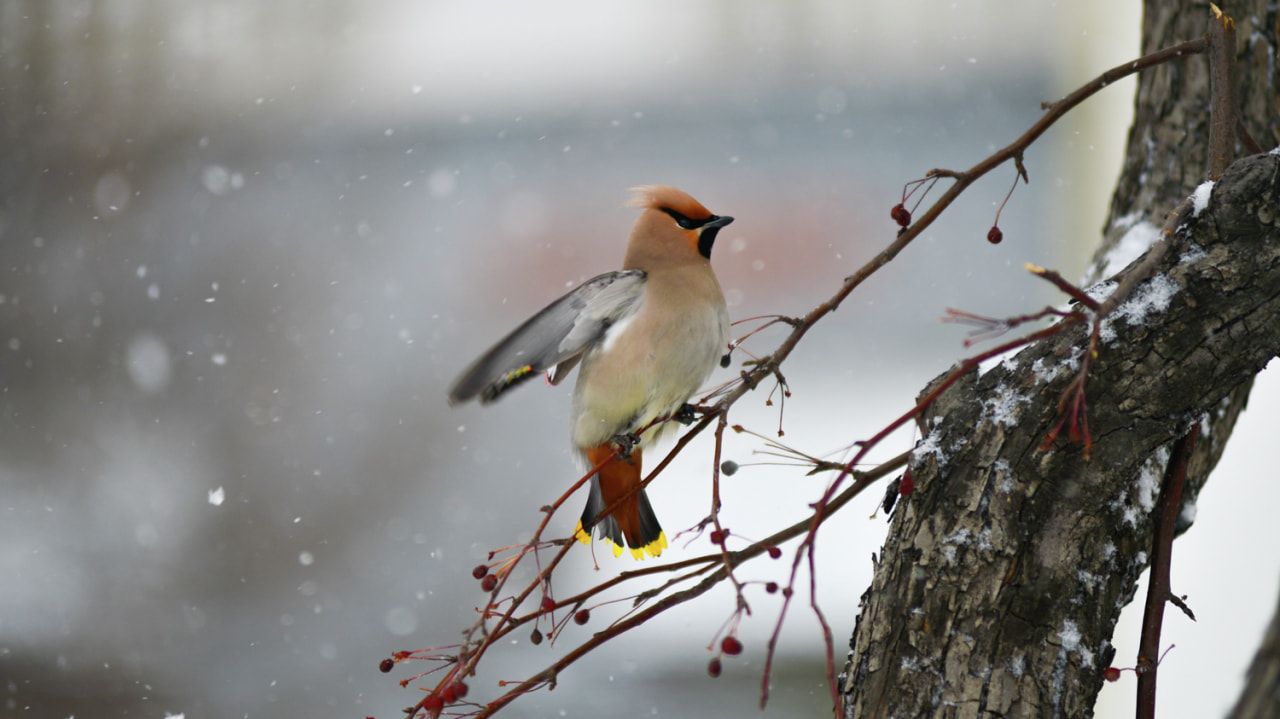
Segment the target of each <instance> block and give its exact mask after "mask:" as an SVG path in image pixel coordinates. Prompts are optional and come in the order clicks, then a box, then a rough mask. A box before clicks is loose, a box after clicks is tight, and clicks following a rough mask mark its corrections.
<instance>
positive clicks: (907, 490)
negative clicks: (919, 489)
mask: <svg viewBox="0 0 1280 719" xmlns="http://www.w3.org/2000/svg"><path fill="white" fill-rule="evenodd" d="M914 491H916V481H915V480H914V479H912V478H911V472H907V473H906V474H904V475H902V482H901V483H899V484H898V494H900V495H902V496H904V497H910V496H911V493H912V492H914Z"/></svg>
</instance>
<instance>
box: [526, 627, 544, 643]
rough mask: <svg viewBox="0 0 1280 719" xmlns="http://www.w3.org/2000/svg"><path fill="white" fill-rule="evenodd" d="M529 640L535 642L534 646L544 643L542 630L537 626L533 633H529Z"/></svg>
mask: <svg viewBox="0 0 1280 719" xmlns="http://www.w3.org/2000/svg"><path fill="white" fill-rule="evenodd" d="M529 641H531V642H533V644H534V646H537V645H539V644H541V643H542V632H541V631H539V629H538V628H537V627H534V628H533V634H530V635H529Z"/></svg>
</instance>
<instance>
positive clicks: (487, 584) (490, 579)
mask: <svg viewBox="0 0 1280 719" xmlns="http://www.w3.org/2000/svg"><path fill="white" fill-rule="evenodd" d="M496 586H498V578H497V577H495V576H493V575H492V574H486V575H485V577H484V579H481V580H480V588H481V589H483V590H484V591H486V592H492V591H493V589H494V587H496Z"/></svg>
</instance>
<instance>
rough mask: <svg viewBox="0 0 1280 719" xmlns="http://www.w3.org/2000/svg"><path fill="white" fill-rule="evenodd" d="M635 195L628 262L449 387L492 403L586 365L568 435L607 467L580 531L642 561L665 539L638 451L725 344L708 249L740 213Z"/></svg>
mask: <svg viewBox="0 0 1280 719" xmlns="http://www.w3.org/2000/svg"><path fill="white" fill-rule="evenodd" d="M634 192H635V197H634V198H633V199H632V200H631V201H630V202H628V203H627V204H628V205H631V206H634V207H639V208H640V209H641V210H642V212H641V213H640V218H639V219H638V220H637V221H636V224H635V227H634V228H632V230H631V237H630V238H629V239H628V240H627V254H626V258H625V259H624V260H623V263H622V269H621V270H618V271H617V272H608V273H606V274H603V275H600V276H598V277H594V278H592V279H590V280H587V281H586V282H585V283H583V284H582V285H581V286H579V287H578V288H577V289H575V290H573V291H572V292H570V293H569V294H567V295H565V296H564V297H561V298H560V299H558V300H556V301H555V302H552V303H551V304H550V305H548V306H547V307H546V309H544V310H542V311H541V312H539V313H538V314H536V315H534V316H533V317H531V318H530V319H529V320H528V321H527V322H525V323H524V324H522V325H520V326H519V327H517V328H516V329H515V331H513V332H512V333H511V334H509V335H507V336H506V337H505V338H503V339H502V340H501V341H499V342H498V343H497V344H496V345H494V346H493V348H491V349H490V350H489V351H488V352H486V353H484V355H483V356H481V357H480V358H479V359H477V360H476V361H475V362H474V363H473V364H472V365H471V366H470V367H468V368H467V370H466V371H465V372H463V373H462V375H461V376H460V377H458V379H457V380H456V381H455V382H454V383H453V386H452V387H450V388H449V404H451V405H452V404H458V403H461V402H466V401H467V400H470V399H471V398H473V397H477V396H478V397H479V399H480V403H481V404H487V403H489V402H492V401H493V400H495V399H497V398H498V396H499V395H501V394H502V393H503V392H505V391H507V390H508V389H510V388H512V387H514V386H515V385H517V384H519V383H521V382H523V381H524V380H527V379H529V378H530V377H533V376H535V375H536V374H537V373H539V372H542V371H544V370H545V371H546V372H547V377H548V379H549V380H550V382H551V384H559V383H560V382H561V381H563V380H564V378H565V376H566V375H567V374H568V373H569V371H570V370H572V369H573V367H574V366H575V365H579V364H581V367H580V368H579V370H578V382H577V386H576V387H574V390H573V405H572V409H571V412H570V418H569V422H570V430H569V436H570V438H571V440H572V442H573V446H574V447H575V448H576V449H577V450H578V452H579V455H580V457H581V459H582V461H583V463H584V464H585V466H586V468H588V469H589V468H593V467H595V466H597V465H601V466H600V471H599V472H598V473H597V474H596V476H595V477H593V478H592V479H591V492H590V495H589V496H588V498H587V507H586V509H585V510H583V512H582V520H581V521H580V522H579V523H578V526H577V528H576V529H575V530H574V536H575V537H576V538H577V539H579V540H580V541H582V542H583V543H584V544H590V542H591V530H592V528H593V527H597V529H598V533H599V536H601V537H603V538H604V539H606V540H608V541H611V542H612V543H613V553H614V556H617V555H620V554H621V553H622V542H623V540H624V539H625V540H626V543H627V546H628V547H629V548H630V550H631V555H632V556H633V557H635V558H637V559H643V558H644V553H645V552H648V553H649V554H652V555H653V556H655V557H656V556H658V555H659V554H661V553H662V550H663V549H664V548H665V547H666V546H667V538H666V535H665V534H664V533H663V531H662V527H661V526H660V525H659V524H658V518H657V517H656V516H654V514H653V507H651V506H650V505H649V499H648V497H646V496H645V493H644V490H638V488H639V486H640V482H641V478H642V474H641V472H640V458H641V455H642V453H643V451H644V449H645V448H646V447H647V446H649V445H650V444H652V443H653V442H655V441H657V440H658V439H659V438H660V437H661V436H662V435H664V434H666V433H667V432H668V431H669V430H670V429H671V428H672V427H673V426H674V425H673V423H671V422H661V423H658V424H655V425H654V426H653V427H649V424H650V423H651V422H653V421H654V420H655V419H658V418H665V417H671V416H673V415H675V414H676V413H677V412H679V411H680V410H681V409H682V408H684V407H685V403H686V402H687V401H688V399H689V398H690V397H692V396H693V394H694V393H695V392H697V391H698V389H699V388H701V387H702V384H703V383H704V382H706V380H707V377H708V376H710V374H711V371H712V370H713V369H714V368H715V366H716V364H717V363H718V362H720V361H721V356H722V355H725V353H726V351H727V349H728V343H729V313H728V310H726V308H725V304H724V295H723V294H722V293H721V291H720V284H719V283H718V282H716V276H715V274H714V273H712V271H711V246H712V245H713V244H714V243H715V239H716V233H717V232H719V230H720V228H722V227H724V226H725V225H727V224H729V223H730V222H733V218H732V217H724V216H719V215H713V214H711V213H710V212H709V211H708V210H707V208H705V207H703V206H702V205H701V204H700V203H699V202H698V201H697V200H695V199H693V198H692V197H690V196H689V195H687V194H685V193H684V192H681V191H680V190H677V189H676V188H674V187H667V186H664V185H651V186H647V187H639V188H635V190H634ZM725 359H727V355H726V356H725ZM646 428H648V429H646ZM615 453H618V454H617V456H615ZM637 490H638V491H637ZM620 499H621V500H622V502H621V504H619V505H618V506H617V507H616V508H614V509H613V511H611V512H610V513H609V514H608V515H606V516H604V517H600V513H601V512H603V511H604V510H605V509H607V508H608V507H609V506H611V505H613V504H614V503H615V502H617V501H619V500H620ZM597 523H598V524H597Z"/></svg>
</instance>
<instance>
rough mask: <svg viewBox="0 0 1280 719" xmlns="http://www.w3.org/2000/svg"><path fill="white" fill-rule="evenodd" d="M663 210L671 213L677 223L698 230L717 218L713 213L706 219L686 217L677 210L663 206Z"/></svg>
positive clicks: (685, 227) (687, 228)
mask: <svg viewBox="0 0 1280 719" xmlns="http://www.w3.org/2000/svg"><path fill="white" fill-rule="evenodd" d="M662 211H663V212H665V213H667V214H668V215H670V216H671V219H673V220H675V221H676V224H677V225H680V226H681V227H683V228H684V229H686V230H696V229H698V228H699V227H702V226H704V225H706V224H707V223H708V222H711V221H712V220H714V219H716V216H715V215H712V216H710V217H708V218H707V219H705V220H693V219H690V218H688V217H685V216H684V215H682V214H680V213H679V212H676V211H675V210H672V209H669V208H666V207H664V208H662Z"/></svg>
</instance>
